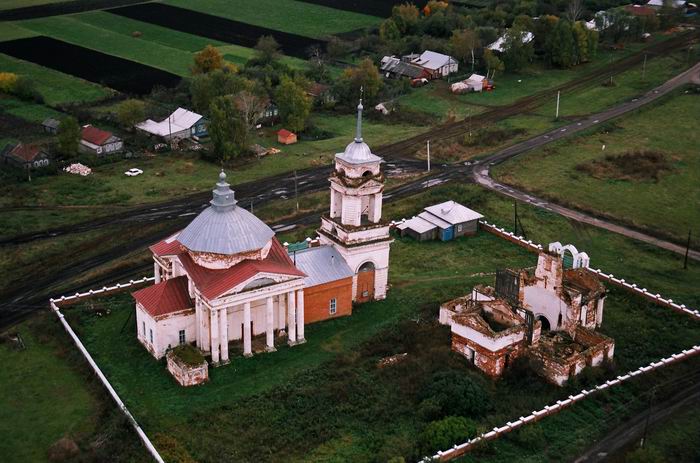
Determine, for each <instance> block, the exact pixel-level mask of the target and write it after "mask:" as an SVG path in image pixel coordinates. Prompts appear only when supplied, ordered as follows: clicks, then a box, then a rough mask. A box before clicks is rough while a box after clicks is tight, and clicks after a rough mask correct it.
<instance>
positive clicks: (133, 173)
mask: <svg viewBox="0 0 700 463" xmlns="http://www.w3.org/2000/svg"><path fill="white" fill-rule="evenodd" d="M141 174H143V171H142V170H141V169H129V170H127V171H126V172H124V175H126V176H128V177H136V176H137V175H141Z"/></svg>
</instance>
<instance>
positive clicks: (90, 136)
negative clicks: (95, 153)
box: [81, 125, 112, 146]
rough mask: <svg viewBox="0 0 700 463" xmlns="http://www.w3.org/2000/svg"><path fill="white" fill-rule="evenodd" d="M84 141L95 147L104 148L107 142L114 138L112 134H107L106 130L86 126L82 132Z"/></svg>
mask: <svg viewBox="0 0 700 463" xmlns="http://www.w3.org/2000/svg"><path fill="white" fill-rule="evenodd" d="M81 136H82V139H83V140H85V141H86V142H88V143H92V144H93V145H97V146H102V145H103V144H104V143H105V142H106V141H107V140H109V139H110V138H111V137H112V132H107V131H106V130H102V129H98V128H97V127H93V126H91V125H86V126H85V127H83V130H82V132H81Z"/></svg>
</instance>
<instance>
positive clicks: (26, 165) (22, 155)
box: [0, 143, 51, 169]
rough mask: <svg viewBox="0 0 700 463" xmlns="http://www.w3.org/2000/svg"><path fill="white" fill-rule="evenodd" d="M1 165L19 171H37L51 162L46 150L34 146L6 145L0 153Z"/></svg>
mask: <svg viewBox="0 0 700 463" xmlns="http://www.w3.org/2000/svg"><path fill="white" fill-rule="evenodd" d="M0 156H1V157H2V160H3V163H4V164H6V165H10V166H13V167H17V168H20V169H38V168H40V167H46V166H48V165H49V164H50V163H51V161H50V159H49V155H48V153H47V152H46V150H45V149H44V148H43V147H42V146H40V145H36V144H24V143H17V144H8V145H5V147H4V148H3V150H2V151H1V152H0Z"/></svg>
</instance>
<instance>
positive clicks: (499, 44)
mask: <svg viewBox="0 0 700 463" xmlns="http://www.w3.org/2000/svg"><path fill="white" fill-rule="evenodd" d="M534 38H535V34H533V33H532V32H526V31H522V32H520V40H521V42H522V43H530V42H532V41H533V40H534ZM505 45H506V34H503V35H501V36H500V37H499V38H497V39H496V41H495V42H493V43H491V44H489V45H488V46H487V47H486V48H488V49H489V50H491V51H495V52H498V53H503V51H504V50H505V48H504V47H505Z"/></svg>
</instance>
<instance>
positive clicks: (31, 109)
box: [0, 96, 64, 123]
mask: <svg viewBox="0 0 700 463" xmlns="http://www.w3.org/2000/svg"><path fill="white" fill-rule="evenodd" d="M0 111H2V112H6V113H8V114H12V115H13V116H17V117H19V118H22V119H25V120H27V121H30V122H39V123H41V122H42V121H44V120H45V119H46V118H48V117H53V118H55V119H59V120H60V119H61V118H62V117H63V115H64V114H63V113H61V112H58V111H56V110H55V109H52V108H49V107H48V106H44V105H43V104H38V103H31V102H27V101H21V100H18V99H16V98H12V97H6V96H0Z"/></svg>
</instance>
